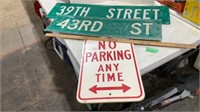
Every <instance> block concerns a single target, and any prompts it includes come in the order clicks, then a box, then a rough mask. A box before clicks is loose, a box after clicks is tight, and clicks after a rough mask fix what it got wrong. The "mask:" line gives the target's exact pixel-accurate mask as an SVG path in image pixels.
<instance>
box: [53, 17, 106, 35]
mask: <svg viewBox="0 0 200 112" xmlns="http://www.w3.org/2000/svg"><path fill="white" fill-rule="evenodd" d="M69 22H70V24H68V23H69ZM56 25H57V26H60V28H61V29H63V28H67V29H68V30H75V29H76V30H79V31H80V30H84V31H90V32H98V31H100V30H101V28H102V27H103V23H102V22H101V21H94V22H92V21H90V20H83V21H80V20H78V19H73V20H70V19H66V20H64V21H62V22H60V23H58V24H56Z"/></svg>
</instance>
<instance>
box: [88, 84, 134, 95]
mask: <svg viewBox="0 0 200 112" xmlns="http://www.w3.org/2000/svg"><path fill="white" fill-rule="evenodd" d="M129 89H130V87H129V86H127V85H125V84H122V86H115V87H97V85H95V86H93V87H91V88H90V89H89V90H90V91H92V92H93V93H95V94H97V91H103V90H123V93H125V92H126V91H128V90H129Z"/></svg>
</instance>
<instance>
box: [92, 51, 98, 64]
mask: <svg viewBox="0 0 200 112" xmlns="http://www.w3.org/2000/svg"><path fill="white" fill-rule="evenodd" d="M94 60H96V61H98V58H97V53H96V52H94V54H93V57H92V60H91V62H93V61H94Z"/></svg>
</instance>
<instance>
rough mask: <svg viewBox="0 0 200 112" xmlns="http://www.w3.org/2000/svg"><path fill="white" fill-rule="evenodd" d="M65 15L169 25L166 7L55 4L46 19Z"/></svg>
mask: <svg viewBox="0 0 200 112" xmlns="http://www.w3.org/2000/svg"><path fill="white" fill-rule="evenodd" d="M65 15H70V16H82V17H101V18H107V19H144V20H152V19H153V20H154V19H155V20H158V19H161V20H162V24H170V17H169V9H168V7H166V6H110V5H86V4H68V3H57V4H56V5H55V6H54V8H53V9H52V10H51V11H50V13H49V14H48V15H47V18H56V17H57V16H65Z"/></svg>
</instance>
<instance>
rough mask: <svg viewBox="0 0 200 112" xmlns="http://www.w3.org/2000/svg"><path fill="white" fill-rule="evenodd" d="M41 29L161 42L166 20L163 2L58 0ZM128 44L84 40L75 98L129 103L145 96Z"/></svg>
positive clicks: (168, 19)
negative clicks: (75, 1)
mask: <svg viewBox="0 0 200 112" xmlns="http://www.w3.org/2000/svg"><path fill="white" fill-rule="evenodd" d="M47 17H48V18H51V19H54V21H53V22H52V23H51V24H50V25H49V26H48V27H47V28H46V31H51V32H56V33H66V34H78V35H89V36H99V38H100V37H102V36H103V37H112V38H127V39H145V40H157V41H159V40H161V39H162V34H161V32H162V30H161V29H162V26H161V25H162V24H170V17H169V9H168V8H167V7H164V6H105V5H86V4H64V3H58V4H56V5H55V7H54V8H53V9H52V10H51V12H50V13H49V14H48V16H47ZM136 60H137V59H136V56H135V53H134V45H133V44H122V43H117V42H105V41H91V40H85V41H84V47H83V54H82V63H81V69H80V76H79V83H78V89H77V100H78V101H79V102H80V103H105V102H133V101H141V100H143V99H144V97H145V93H144V89H143V84H142V81H141V76H140V73H139V68H138V65H137V61H136Z"/></svg>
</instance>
